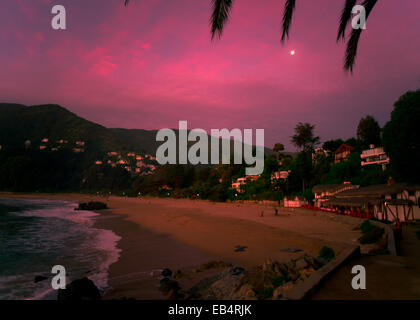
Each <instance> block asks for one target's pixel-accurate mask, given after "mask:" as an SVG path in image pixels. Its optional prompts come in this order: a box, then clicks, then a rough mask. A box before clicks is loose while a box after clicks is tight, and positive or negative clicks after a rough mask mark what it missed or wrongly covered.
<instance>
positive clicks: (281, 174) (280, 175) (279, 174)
mask: <svg viewBox="0 0 420 320" xmlns="http://www.w3.org/2000/svg"><path fill="white" fill-rule="evenodd" d="M290 172H291V171H290V170H288V171H276V172H273V173H271V182H274V181H276V180H286V179H287V178H288V177H289V174H290Z"/></svg>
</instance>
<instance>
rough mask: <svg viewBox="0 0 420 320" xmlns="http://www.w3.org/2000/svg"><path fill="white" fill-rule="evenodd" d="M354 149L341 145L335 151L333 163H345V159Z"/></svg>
mask: <svg viewBox="0 0 420 320" xmlns="http://www.w3.org/2000/svg"><path fill="white" fill-rule="evenodd" d="M353 150H354V147H352V146H350V145H348V144H345V143H343V144H342V145H341V146H339V147H338V149H337V150H335V152H334V163H339V162H342V161H346V160H347V157H348V155H349V154H350V153H352V152H353Z"/></svg>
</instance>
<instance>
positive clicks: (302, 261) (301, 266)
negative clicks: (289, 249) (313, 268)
mask: <svg viewBox="0 0 420 320" xmlns="http://www.w3.org/2000/svg"><path fill="white" fill-rule="evenodd" d="M295 265H296V269H305V268H306V267H308V263H307V262H306V260H305V258H304V257H300V258H299V259H297V260H296V261H295Z"/></svg>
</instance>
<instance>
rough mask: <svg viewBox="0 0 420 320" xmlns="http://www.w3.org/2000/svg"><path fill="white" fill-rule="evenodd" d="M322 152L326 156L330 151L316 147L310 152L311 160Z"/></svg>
mask: <svg viewBox="0 0 420 320" xmlns="http://www.w3.org/2000/svg"><path fill="white" fill-rule="evenodd" d="M320 154H323V155H325V156H326V157H328V155H329V154H330V151H328V150H325V149H324V148H316V149H315V150H314V151H313V152H312V160H315V158H316V156H317V155H320Z"/></svg>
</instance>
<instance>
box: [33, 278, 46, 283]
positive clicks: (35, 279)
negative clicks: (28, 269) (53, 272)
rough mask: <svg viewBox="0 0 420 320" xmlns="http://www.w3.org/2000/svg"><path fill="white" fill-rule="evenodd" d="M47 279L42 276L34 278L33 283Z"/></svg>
mask: <svg viewBox="0 0 420 320" xmlns="http://www.w3.org/2000/svg"><path fill="white" fill-rule="evenodd" d="M47 279H48V278H47V277H44V276H36V277H35V278H34V282H35V283H37V282H40V281H44V280H47Z"/></svg>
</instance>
